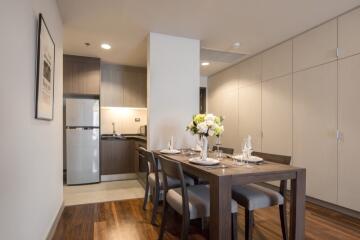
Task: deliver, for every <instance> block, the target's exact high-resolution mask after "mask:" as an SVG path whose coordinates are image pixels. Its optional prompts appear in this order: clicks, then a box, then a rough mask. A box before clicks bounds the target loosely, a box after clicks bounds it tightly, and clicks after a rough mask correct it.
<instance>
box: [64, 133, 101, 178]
mask: <svg viewBox="0 0 360 240" xmlns="http://www.w3.org/2000/svg"><path fill="white" fill-rule="evenodd" d="M66 166H67V184H84V183H94V182H99V179H100V172H99V129H83V128H76V129H67V130H66Z"/></svg>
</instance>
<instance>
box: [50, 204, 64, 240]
mask: <svg viewBox="0 0 360 240" xmlns="http://www.w3.org/2000/svg"><path fill="white" fill-rule="evenodd" d="M64 207H65V205H64V202H62V203H61V206H60V209H59V211H58V213H57V214H56V217H55V219H54V222H53V224H52V225H51V228H50V230H49V233H48V234H47V237H46V240H51V239H53V237H54V234H55V230H56V227H57V225H58V223H59V221H60V217H61V215H62V213H63V211H64Z"/></svg>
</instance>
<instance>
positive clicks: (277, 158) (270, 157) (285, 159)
mask: <svg viewBox="0 0 360 240" xmlns="http://www.w3.org/2000/svg"><path fill="white" fill-rule="evenodd" d="M252 155H254V156H257V157H261V158H263V159H264V160H265V161H269V162H274V163H280V164H285V165H290V162H291V156H285V155H277V154H271V153H262V152H253V153H252ZM286 186H287V180H281V181H280V189H279V192H280V194H281V195H283V196H284V197H285V191H286V188H287V187H286Z"/></svg>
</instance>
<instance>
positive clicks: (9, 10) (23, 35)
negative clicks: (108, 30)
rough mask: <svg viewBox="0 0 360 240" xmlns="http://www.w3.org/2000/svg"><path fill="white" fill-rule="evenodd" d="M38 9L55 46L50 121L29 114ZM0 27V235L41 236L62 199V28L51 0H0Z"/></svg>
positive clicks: (31, 111)
mask: <svg viewBox="0 0 360 240" xmlns="http://www.w3.org/2000/svg"><path fill="white" fill-rule="evenodd" d="M39 12H41V13H43V15H44V18H45V21H46V23H47V26H48V28H49V30H50V32H51V34H52V37H53V39H54V41H55V45H56V60H55V61H56V70H55V74H56V76H55V98H54V100H55V101H54V102H55V104H54V107H55V109H54V120H53V121H40V120H35V119H34V112H35V110H34V109H35V64H36V36H37V34H36V33H37V18H38V13H39ZM0 31H1V37H0V53H1V54H0V73H1V75H0V83H1V87H0V109H1V113H0V238H1V239H6V240H12V239H14V240H15V239H16V240H19V239H27V240H39V239H45V238H46V235H47V234H48V231H49V229H50V227H51V225H52V223H53V220H54V218H55V216H56V214H57V212H58V210H59V208H60V206H61V203H62V100H61V99H62V71H63V70H62V54H63V46H62V45H63V43H62V39H63V32H62V22H61V17H60V15H59V12H58V7H57V4H56V2H55V0H32V1H29V0H2V1H1V7H0Z"/></svg>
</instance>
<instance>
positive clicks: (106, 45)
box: [101, 43, 111, 50]
mask: <svg viewBox="0 0 360 240" xmlns="http://www.w3.org/2000/svg"><path fill="white" fill-rule="evenodd" d="M101 48H102V49H106V50H109V49H110V48H111V46H110V44H108V43H102V44H101Z"/></svg>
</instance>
